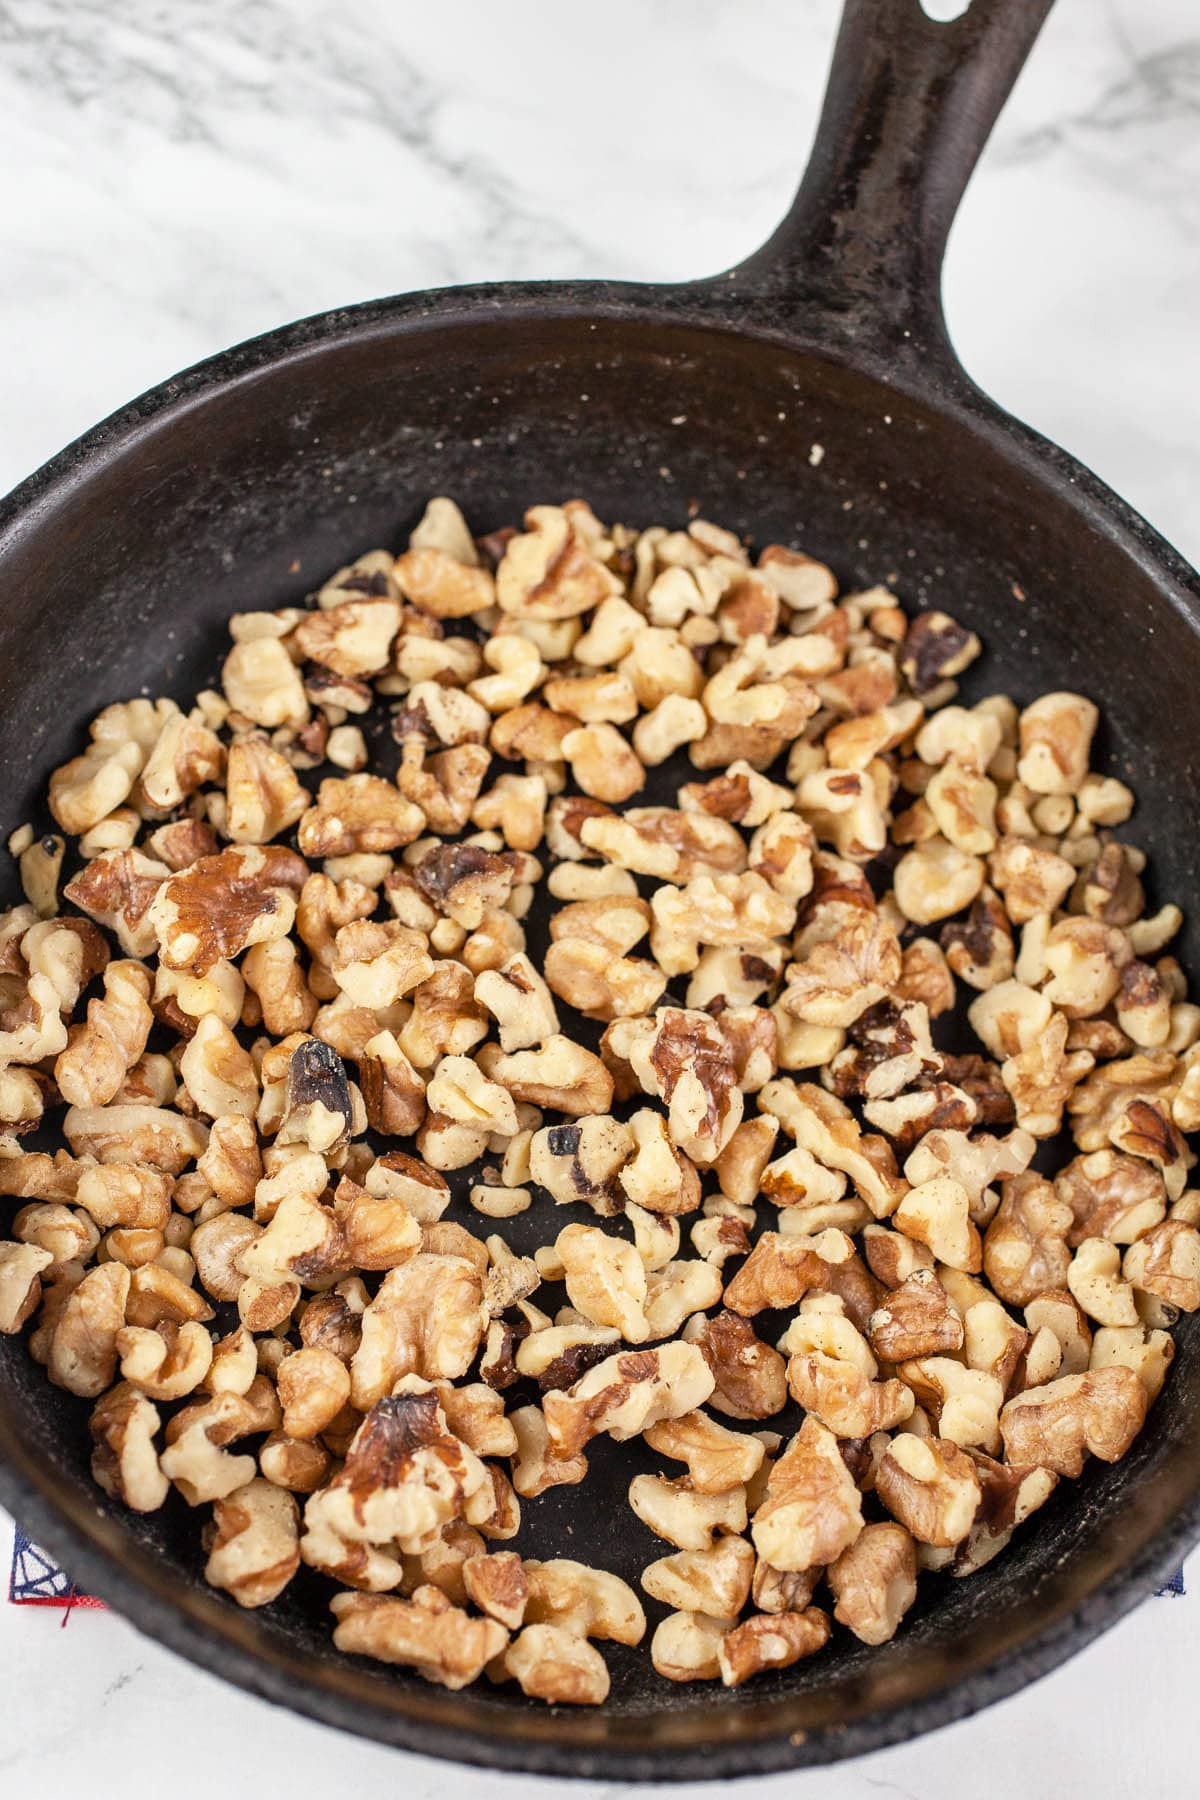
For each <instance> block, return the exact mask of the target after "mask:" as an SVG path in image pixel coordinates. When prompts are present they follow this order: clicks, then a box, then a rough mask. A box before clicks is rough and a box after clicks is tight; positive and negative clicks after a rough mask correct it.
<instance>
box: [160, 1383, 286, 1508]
mask: <svg viewBox="0 0 1200 1800" xmlns="http://www.w3.org/2000/svg"><path fill="white" fill-rule="evenodd" d="M259 1379H260V1380H261V1379H262V1378H261V1377H260V1378H259ZM255 1385H256V1386H257V1382H256V1384H255ZM268 1392H269V1389H268ZM253 1393H254V1390H253V1388H252V1389H251V1391H250V1394H248V1395H246V1396H244V1397H243V1396H239V1395H237V1394H218V1395H215V1396H214V1398H213V1399H211V1400H208V1401H205V1402H203V1403H202V1404H199V1405H192V1406H188V1407H185V1408H184V1410H183V1411H182V1412H180V1413H176V1414H175V1416H174V1418H173V1419H172V1420H171V1422H170V1424H169V1426H168V1428H167V1440H168V1442H167V1448H166V1449H165V1450H164V1451H163V1452H162V1455H161V1456H160V1457H159V1465H160V1467H161V1469H162V1472H163V1474H164V1475H166V1476H167V1477H168V1479H169V1480H170V1481H171V1482H172V1483H173V1484H174V1486H175V1487H177V1488H178V1489H179V1492H180V1493H181V1494H182V1495H183V1498H184V1499H185V1500H186V1501H187V1503H188V1505H189V1506H202V1505H204V1504H205V1502H206V1501H209V1500H223V1499H225V1498H226V1497H227V1496H228V1495H229V1494H232V1493H235V1492H236V1490H237V1489H238V1488H240V1487H244V1486H245V1484H246V1483H247V1482H248V1481H252V1480H253V1479H254V1477H255V1474H256V1472H257V1470H256V1465H255V1461H254V1458H253V1457H252V1456H235V1455H233V1454H231V1453H230V1451H229V1450H228V1449H227V1448H226V1445H228V1444H230V1443H233V1442H235V1441H237V1439H239V1438H242V1437H245V1436H247V1435H248V1434H249V1433H250V1432H255V1431H261V1430H271V1429H274V1427H275V1426H277V1425H278V1423H279V1411H278V1408H277V1407H276V1408H275V1409H274V1416H273V1417H272V1416H271V1415H270V1413H269V1412H268V1411H267V1410H266V1409H263V1416H262V1417H261V1418H260V1417H259V1416H258V1408H257V1407H256V1406H255V1404H254V1401H253V1399H252V1398H251V1396H252V1395H253Z"/></svg>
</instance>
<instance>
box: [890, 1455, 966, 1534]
mask: <svg viewBox="0 0 1200 1800" xmlns="http://www.w3.org/2000/svg"><path fill="white" fill-rule="evenodd" d="M875 1491H876V1493H877V1494H878V1495H879V1498H880V1499H881V1500H882V1501H883V1504H884V1505H885V1506H886V1507H887V1509H888V1511H889V1512H890V1513H891V1514H892V1516H893V1517H894V1518H895V1519H897V1520H898V1521H899V1522H900V1524H901V1525H904V1526H906V1527H907V1529H908V1530H909V1531H910V1532H911V1533H912V1535H913V1537H915V1538H917V1539H919V1541H920V1542H921V1543H923V1544H936V1545H953V1544H958V1543H961V1542H962V1540H963V1538H965V1537H966V1535H967V1532H968V1531H969V1530H970V1527H971V1522H972V1520H973V1519H974V1517H975V1513H976V1509H977V1508H978V1505H979V1497H980V1486H979V1478H978V1476H977V1475H976V1473H975V1467H974V1464H973V1463H972V1461H971V1459H970V1457H969V1456H967V1454H966V1453H965V1451H962V1450H960V1449H959V1448H958V1446H957V1444H952V1443H949V1442H947V1441H945V1440H943V1439H942V1438H938V1437H929V1438H922V1437H917V1436H915V1435H914V1434H913V1433H912V1432H907V1431H906V1432H899V1433H897V1435H896V1436H895V1437H894V1438H893V1439H892V1441H891V1443H890V1445H889V1446H888V1448H887V1451H886V1453H885V1455H884V1457H883V1460H882V1462H881V1463H880V1464H879V1467H878V1469H877V1470H876V1474H875Z"/></svg>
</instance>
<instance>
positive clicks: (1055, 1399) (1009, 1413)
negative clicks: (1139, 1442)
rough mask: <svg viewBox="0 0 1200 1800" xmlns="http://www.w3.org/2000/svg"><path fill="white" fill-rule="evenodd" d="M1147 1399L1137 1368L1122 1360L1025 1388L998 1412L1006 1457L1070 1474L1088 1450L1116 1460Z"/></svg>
mask: <svg viewBox="0 0 1200 1800" xmlns="http://www.w3.org/2000/svg"><path fill="white" fill-rule="evenodd" d="M1147 1404H1148V1402H1147V1398H1146V1391H1145V1389H1144V1387H1143V1386H1142V1383H1141V1382H1140V1381H1139V1379H1138V1377H1137V1374H1136V1373H1135V1371H1134V1370H1133V1369H1131V1368H1128V1367H1125V1366H1121V1365H1116V1366H1111V1367H1108V1368H1100V1369H1092V1370H1089V1371H1088V1372H1087V1373H1086V1374H1082V1375H1063V1376H1061V1377H1060V1378H1059V1379H1058V1380H1057V1381H1049V1382H1047V1383H1046V1384H1045V1385H1044V1386H1043V1387H1036V1388H1027V1389H1026V1390H1025V1392H1024V1393H1023V1394H1018V1395H1016V1397H1015V1398H1014V1399H1012V1400H1010V1401H1009V1402H1008V1404H1007V1405H1006V1406H1005V1408H1004V1410H1003V1412H1002V1413H1001V1415H1000V1430H1001V1433H1002V1435H1003V1438H1004V1454H1005V1457H1006V1459H1007V1461H1009V1462H1011V1463H1033V1464H1037V1465H1038V1466H1039V1467H1040V1468H1044V1469H1050V1470H1052V1471H1053V1472H1054V1473H1055V1474H1056V1475H1071V1476H1075V1475H1078V1474H1080V1473H1081V1471H1082V1469H1083V1463H1084V1457H1085V1455H1087V1454H1088V1453H1090V1454H1091V1455H1092V1456H1098V1457H1099V1458H1100V1460H1101V1461H1102V1462H1118V1461H1119V1460H1120V1458H1121V1457H1122V1456H1124V1454H1125V1452H1126V1451H1127V1450H1128V1448H1129V1446H1130V1444H1132V1442H1133V1440H1134V1438H1135V1437H1136V1436H1137V1434H1138V1432H1139V1431H1140V1430H1141V1428H1142V1425H1143V1423H1144V1422H1145V1418H1146V1409H1147Z"/></svg>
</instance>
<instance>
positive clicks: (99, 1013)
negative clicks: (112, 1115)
mask: <svg viewBox="0 0 1200 1800" xmlns="http://www.w3.org/2000/svg"><path fill="white" fill-rule="evenodd" d="M149 1000H150V974H149V971H148V970H147V969H145V968H143V967H142V965H141V964H140V963H136V962H126V961H124V960H119V961H114V962H110V963H109V965H108V967H107V968H106V969H105V971H104V995H103V998H101V999H96V1000H89V1001H88V1008H87V1023H86V1024H85V1025H77V1026H73V1027H72V1029H71V1031H70V1032H69V1033H68V1036H67V1047H66V1049H65V1050H63V1051H62V1052H61V1054H60V1055H59V1057H58V1058H57V1060H56V1062H55V1064H54V1079H55V1081H56V1083H57V1085H58V1091H59V1093H60V1094H61V1095H62V1098H63V1099H64V1100H65V1101H66V1102H67V1104H68V1105H69V1106H107V1105H108V1103H109V1101H110V1100H112V1099H113V1098H114V1097H115V1095H116V1093H117V1090H118V1089H119V1088H120V1086H121V1083H122V1082H123V1081H124V1079H125V1076H126V1074H127V1073H128V1071H129V1070H130V1069H131V1068H132V1067H133V1065H134V1063H136V1062H137V1060H138V1058H139V1056H141V1054H142V1052H143V1051H144V1050H145V1048H146V1039H147V1038H148V1037H149V1035H150V1029H151V1027H152V1025H153V1024H154V1014H153V1013H152V1012H151V1010H150V1004H149Z"/></svg>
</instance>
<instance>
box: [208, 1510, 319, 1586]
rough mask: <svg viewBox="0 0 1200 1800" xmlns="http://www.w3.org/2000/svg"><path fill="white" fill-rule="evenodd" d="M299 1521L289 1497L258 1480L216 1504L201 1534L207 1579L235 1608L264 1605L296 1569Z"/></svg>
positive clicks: (298, 1565) (290, 1577)
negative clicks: (203, 1538)
mask: <svg viewBox="0 0 1200 1800" xmlns="http://www.w3.org/2000/svg"><path fill="white" fill-rule="evenodd" d="M298 1519H299V1509H298V1507H297V1505H296V1502H295V1501H294V1500H293V1499H292V1496H291V1495H290V1494H289V1493H286V1492H285V1491H284V1490H283V1489H282V1488H280V1487H275V1486H273V1485H272V1483H271V1482H269V1481H263V1480H260V1479H257V1478H256V1479H255V1480H253V1481H249V1482H247V1484H246V1486H245V1487H243V1488H236V1489H235V1490H234V1492H233V1493H232V1494H228V1495H226V1496H225V1498H224V1499H219V1500H217V1501H216V1502H215V1504H214V1506H213V1518H212V1525H211V1526H210V1527H209V1528H208V1530H207V1531H206V1533H205V1548H206V1549H207V1550H208V1562H207V1564H206V1565H205V1570H204V1578H205V1580H206V1581H207V1582H208V1583H209V1585H210V1586H211V1587H217V1588H223V1589H224V1590H225V1592H226V1593H227V1594H231V1595H232V1596H233V1598H234V1599H235V1600H236V1601H237V1603H238V1605H239V1606H246V1607H252V1606H268V1605H269V1604H270V1603H271V1601H272V1600H277V1599H278V1598H279V1595H280V1594H281V1593H282V1592H283V1590H284V1588H285V1587H286V1586H287V1584H288V1582H289V1581H290V1580H291V1579H292V1576H293V1575H294V1574H295V1573H296V1570H297V1569H298V1568H299V1567H300V1534H299V1529H298Z"/></svg>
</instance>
